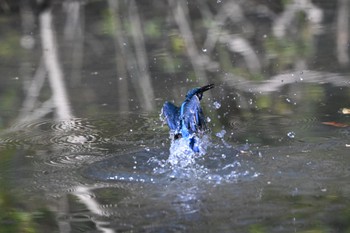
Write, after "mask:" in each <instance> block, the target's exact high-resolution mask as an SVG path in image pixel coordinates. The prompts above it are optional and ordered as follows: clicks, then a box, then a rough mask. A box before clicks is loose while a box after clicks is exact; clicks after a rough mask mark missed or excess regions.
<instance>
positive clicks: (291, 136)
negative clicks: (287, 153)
mask: <svg viewBox="0 0 350 233" xmlns="http://www.w3.org/2000/svg"><path fill="white" fill-rule="evenodd" d="M287 136H288V137H289V138H295V133H294V132H293V131H290V132H288V133H287Z"/></svg>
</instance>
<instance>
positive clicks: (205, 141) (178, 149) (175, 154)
mask: <svg viewBox="0 0 350 233" xmlns="http://www.w3.org/2000/svg"><path fill="white" fill-rule="evenodd" d="M194 139H195V141H196V142H195V143H196V145H195V146H196V147H198V150H199V152H198V153H195V152H194V151H193V150H192V149H191V148H190V147H189V146H188V145H189V142H188V139H185V138H180V139H177V140H172V142H171V145H170V150H169V151H170V155H169V158H168V160H167V162H168V163H169V164H171V165H172V166H173V167H181V168H184V167H188V166H191V165H193V164H195V159H196V158H198V157H201V156H203V155H205V154H206V151H207V148H208V145H210V139H209V136H208V135H202V136H200V137H198V136H194Z"/></svg>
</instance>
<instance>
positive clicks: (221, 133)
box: [215, 129, 226, 138]
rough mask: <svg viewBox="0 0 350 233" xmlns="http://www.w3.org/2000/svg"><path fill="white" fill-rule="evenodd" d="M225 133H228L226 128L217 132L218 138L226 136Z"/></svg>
mask: <svg viewBox="0 0 350 233" xmlns="http://www.w3.org/2000/svg"><path fill="white" fill-rule="evenodd" d="M225 134H226V130H224V129H223V130H221V131H220V132H218V133H216V134H215V135H216V137H218V138H223V137H224V136H225Z"/></svg>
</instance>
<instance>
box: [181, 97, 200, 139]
mask: <svg viewBox="0 0 350 233" xmlns="http://www.w3.org/2000/svg"><path fill="white" fill-rule="evenodd" d="M181 117H182V118H181ZM180 118H181V119H182V125H181V130H182V131H186V130H187V131H188V133H189V134H192V133H196V132H198V131H199V130H204V129H205V118H204V115H203V111H202V108H201V106H200V101H199V98H198V97H197V96H196V95H194V96H193V97H192V98H191V99H189V100H187V101H186V102H184V104H182V106H181V116H180Z"/></svg>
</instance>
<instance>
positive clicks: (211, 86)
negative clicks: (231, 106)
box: [200, 84, 214, 93]
mask: <svg viewBox="0 0 350 233" xmlns="http://www.w3.org/2000/svg"><path fill="white" fill-rule="evenodd" d="M212 88H214V84H209V85H206V86H204V87H201V88H200V92H202V93H203V92H205V91H207V90H209V89H212Z"/></svg>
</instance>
